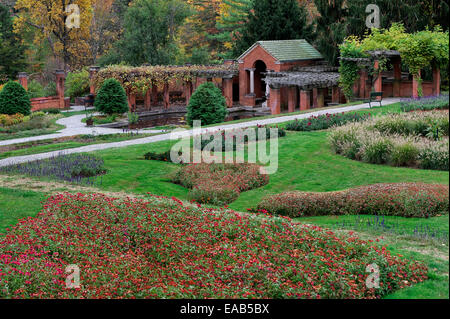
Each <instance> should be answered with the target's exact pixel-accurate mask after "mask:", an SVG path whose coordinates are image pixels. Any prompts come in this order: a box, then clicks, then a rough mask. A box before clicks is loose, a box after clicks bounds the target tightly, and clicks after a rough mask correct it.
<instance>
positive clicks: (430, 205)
mask: <svg viewBox="0 0 450 319" xmlns="http://www.w3.org/2000/svg"><path fill="white" fill-rule="evenodd" d="M448 209H449V187H448V185H431V184H419V183H417V184H416V183H402V184H376V185H371V186H363V187H359V188H354V189H349V190H346V191H342V192H331V193H303V192H288V193H282V194H278V195H273V196H268V197H266V198H264V199H263V200H262V201H261V202H260V203H259V204H258V210H263V211H267V212H269V213H272V214H277V215H283V216H289V217H291V218H296V217H303V216H328V215H332V216H333V215H380V216H381V215H384V216H402V217H424V218H428V217H433V216H437V215H443V214H448Z"/></svg>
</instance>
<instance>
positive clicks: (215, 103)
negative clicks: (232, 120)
mask: <svg viewBox="0 0 450 319" xmlns="http://www.w3.org/2000/svg"><path fill="white" fill-rule="evenodd" d="M187 111H188V112H187V118H186V120H187V123H188V124H189V125H190V126H192V125H193V122H194V121H197V120H199V121H201V122H202V123H201V124H202V125H203V126H205V125H210V124H216V123H222V122H224V121H225V118H226V116H227V115H228V110H227V103H226V100H225V97H224V96H223V95H222V92H221V91H220V90H219V89H218V88H217V87H216V86H215V85H214V83H212V82H206V83H203V84H202V85H200V86H199V87H198V89H197V90H196V91H195V92H194V94H193V95H192V97H191V99H190V101H189V105H188V110H187Z"/></svg>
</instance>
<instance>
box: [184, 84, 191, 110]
mask: <svg viewBox="0 0 450 319" xmlns="http://www.w3.org/2000/svg"><path fill="white" fill-rule="evenodd" d="M184 95H185V96H186V106H188V105H189V101H190V100H191V96H192V82H191V81H187V82H186V83H185V84H184Z"/></svg>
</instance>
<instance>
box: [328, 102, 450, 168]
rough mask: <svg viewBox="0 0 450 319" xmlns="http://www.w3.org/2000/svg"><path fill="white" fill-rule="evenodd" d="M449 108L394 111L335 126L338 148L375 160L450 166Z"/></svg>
mask: <svg viewBox="0 0 450 319" xmlns="http://www.w3.org/2000/svg"><path fill="white" fill-rule="evenodd" d="M448 135H449V120H448V112H442V111H434V112H427V113H417V112H413V113H406V114H405V113H403V114H391V115H387V116H382V117H378V118H373V119H371V120H368V121H365V122H361V123H351V124H347V125H345V126H342V127H338V128H335V129H334V130H333V131H332V132H331V134H330V136H329V141H330V144H331V147H332V149H333V151H334V152H336V153H337V154H341V155H343V156H345V157H348V158H350V159H353V160H361V161H364V162H367V163H372V164H389V165H393V166H408V167H415V168H416V167H419V168H423V169H434V170H443V171H448V170H449V139H448Z"/></svg>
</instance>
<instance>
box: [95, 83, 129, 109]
mask: <svg viewBox="0 0 450 319" xmlns="http://www.w3.org/2000/svg"><path fill="white" fill-rule="evenodd" d="M94 106H95V108H96V110H97V111H99V112H102V113H104V114H109V115H111V114H123V113H125V112H127V111H128V100H127V94H126V93H125V90H124V89H123V87H122V85H120V83H119V82H118V81H117V80H115V79H108V80H106V81H105V82H104V83H103V85H102V87H101V88H100V90H99V92H98V94H97V97H96V98H95V103H94Z"/></svg>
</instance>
